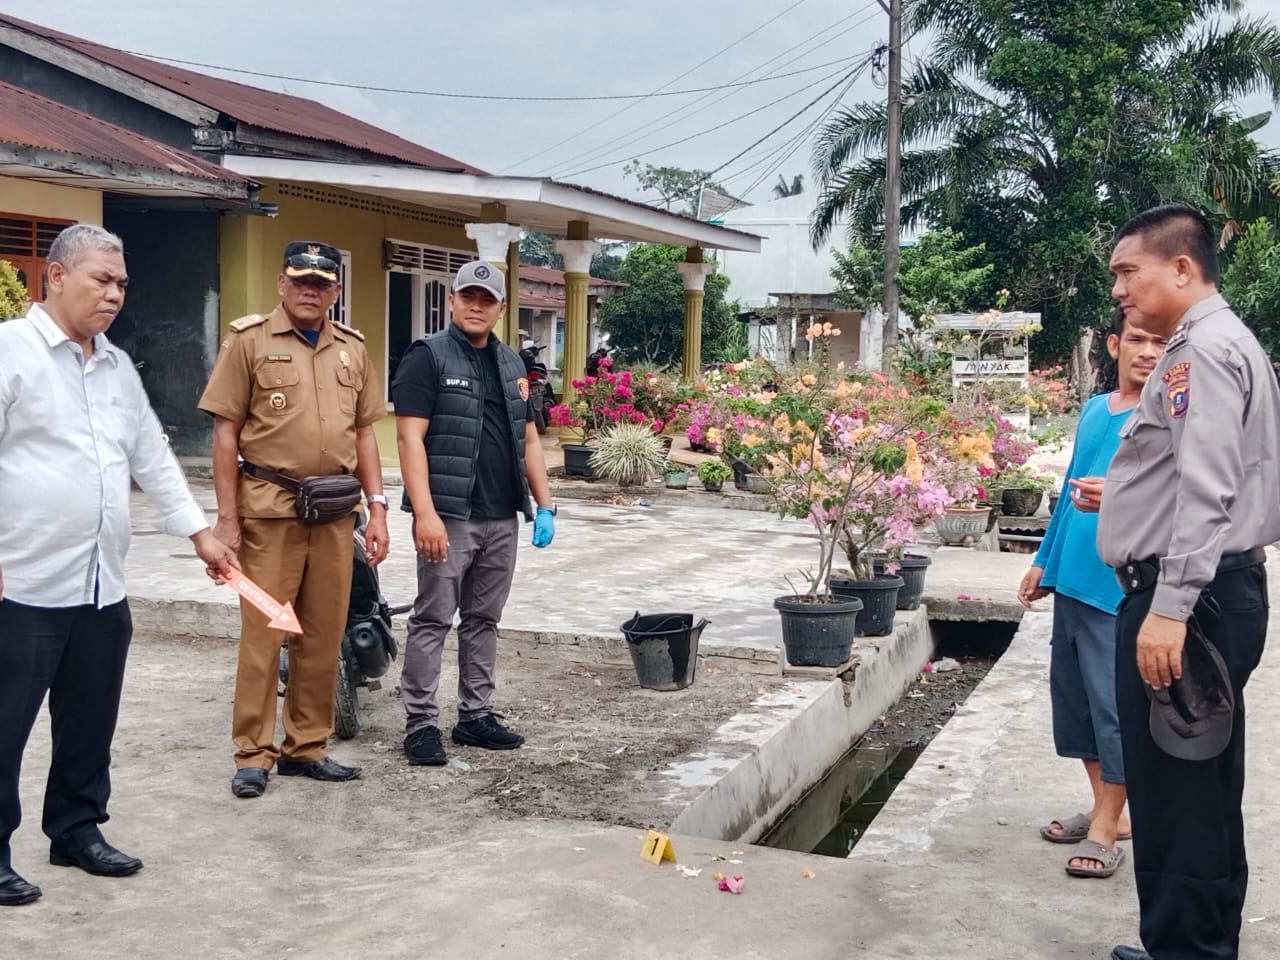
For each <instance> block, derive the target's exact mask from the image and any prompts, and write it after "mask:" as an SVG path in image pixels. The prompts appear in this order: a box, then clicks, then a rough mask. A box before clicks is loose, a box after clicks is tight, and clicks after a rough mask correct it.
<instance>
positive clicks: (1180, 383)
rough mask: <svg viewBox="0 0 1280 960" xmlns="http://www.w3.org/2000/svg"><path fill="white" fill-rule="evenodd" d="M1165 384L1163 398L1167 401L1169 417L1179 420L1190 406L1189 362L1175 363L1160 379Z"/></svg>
mask: <svg viewBox="0 0 1280 960" xmlns="http://www.w3.org/2000/svg"><path fill="white" fill-rule="evenodd" d="M1161 379H1162V380H1164V383H1165V397H1166V399H1167V400H1168V401H1169V416H1171V417H1173V418H1174V419H1181V418H1182V417H1185V416H1186V415H1187V409H1188V408H1189V407H1190V406H1191V362H1190V361H1189V360H1188V361H1186V362H1184V363H1175V364H1174V365H1173V366H1171V367H1170V368H1169V369H1168V370H1167V371H1165V374H1164V376H1163V377H1162V378H1161Z"/></svg>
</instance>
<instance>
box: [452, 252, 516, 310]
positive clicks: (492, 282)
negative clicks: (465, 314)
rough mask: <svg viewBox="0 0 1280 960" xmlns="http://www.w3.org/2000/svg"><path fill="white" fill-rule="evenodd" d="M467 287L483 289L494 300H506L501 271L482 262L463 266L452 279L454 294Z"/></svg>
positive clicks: (505, 282)
mask: <svg viewBox="0 0 1280 960" xmlns="http://www.w3.org/2000/svg"><path fill="white" fill-rule="evenodd" d="M467 287H483V288H484V289H485V290H488V291H489V292H490V293H492V294H493V296H494V299H496V300H506V299H507V278H506V277H504V276H503V275H502V271H501V270H499V269H498V268H497V267H495V266H493V265H492V264H488V263H485V262H484V261H483V260H472V261H471V262H470V263H465V264H463V265H462V268H461V269H460V270H459V271H458V274H457V276H455V277H454V278H453V292H454V293H457V292H458V291H459V290H465V289H467Z"/></svg>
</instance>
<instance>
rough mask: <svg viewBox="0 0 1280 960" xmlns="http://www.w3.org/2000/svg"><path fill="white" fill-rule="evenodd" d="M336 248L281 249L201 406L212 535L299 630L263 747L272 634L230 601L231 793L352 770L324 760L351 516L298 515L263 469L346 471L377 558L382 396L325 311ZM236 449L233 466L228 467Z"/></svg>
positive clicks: (359, 338) (251, 610) (334, 280)
mask: <svg viewBox="0 0 1280 960" xmlns="http://www.w3.org/2000/svg"><path fill="white" fill-rule="evenodd" d="M339 259H340V254H339V253H338V251H337V250H336V249H334V248H333V247H331V246H329V245H328V244H324V243H312V242H295V243H290V244H289V245H288V246H287V247H286V248H285V253H284V268H283V271H282V272H281V274H280V276H279V278H278V279H277V281H276V289H277V291H278V292H279V294H280V298H281V300H280V303H279V305H278V306H277V307H276V308H275V309H274V310H273V311H272V312H271V313H270V314H268V315H266V316H259V315H253V316H248V317H242V318H241V319H239V320H236V321H234V322H233V323H232V324H231V333H230V335H229V336H228V337H227V339H226V340H225V341H223V344H222V351H221V353H220V354H219V355H218V361H217V364H216V365H215V366H214V369H213V375H212V376H211V377H210V379H209V383H208V386H206V388H205V391H204V396H203V397H201V399H200V409H201V410H204V411H205V412H206V413H210V414H212V415H213V417H214V437H213V480H214V487H215V489H216V493H217V498H218V521H217V525H216V526H215V527H214V533H215V535H216V536H217V537H218V538H219V539H220V540H222V541H223V542H224V543H226V544H228V545H229V546H231V547H233V548H234V549H236V550H238V551H239V557H240V565H241V567H242V568H243V570H244V572H245V575H246V576H248V577H249V578H250V579H252V580H254V581H255V582H256V583H257V584H258V585H259V586H261V587H262V588H263V589H264V590H265V591H266V592H267V593H268V594H270V595H271V596H272V597H274V598H275V599H276V600H278V601H280V602H281V603H284V602H292V603H293V605H294V608H295V611H296V613H297V615H298V620H299V621H300V622H301V623H302V627H303V635H302V636H301V637H295V638H293V639H292V640H291V641H290V644H289V684H288V688H287V691H286V693H285V698H284V716H283V720H284V731H285V736H284V743H283V744H282V745H281V746H280V747H277V746H276V745H275V730H276V688H277V682H278V681H277V675H278V671H279V665H280V645H281V641H282V639H283V637H282V635H281V632H280V631H279V630H275V629H272V628H271V627H269V626H268V625H267V623H268V619H267V617H266V616H264V615H263V614H262V613H261V612H260V611H259V610H258V609H257V608H255V607H253V606H252V605H250V604H248V603H246V602H244V601H243V600H242V601H241V604H240V662H239V666H238V668H237V670H236V693H235V705H234V708H233V717H232V725H231V727H232V736H233V738H234V739H235V743H236V748H237V749H236V757H235V760H236V768H237V769H236V774H235V777H234V779H233V780H232V783H231V789H232V792H233V793H234V794H235V795H236V796H237V797H259V796H262V794H263V792H264V791H265V790H266V788H267V775H268V771H269V770H270V769H271V767H272V766H273V765H274V766H275V767H276V770H277V772H278V773H279V774H280V775H281V776H306V777H311V778H313V779H315V780H326V781H340V780H351V779H354V778H355V777H358V776H359V775H360V770H359V768H357V767H347V766H343V765H342V764H339V763H337V762H336V761H334V760H332V759H330V758H329V757H328V756H327V740H328V738H329V734H330V733H332V731H333V691H334V684H335V682H336V669H337V661H338V648H339V646H340V644H341V642H342V634H343V631H344V629H345V627H346V617H347V601H348V594H349V592H350V589H351V564H352V557H353V552H354V542H353V539H352V536H353V533H354V527H355V514H354V513H352V514H350V515H349V516H347V517H345V518H343V519H341V520H338V521H334V522H331V523H322V524H316V525H310V524H303V523H302V522H301V521H300V520H299V519H298V518H297V513H296V509H295V499H294V494H293V493H292V492H290V491H289V490H288V489H286V488H285V487H284V486H281V485H279V484H278V483H276V482H273V481H272V480H271V479H267V478H270V477H273V476H274V475H275V474H280V475H283V476H284V477H286V478H292V479H294V480H301V479H303V478H305V477H313V476H331V475H336V474H342V473H352V472H354V473H355V474H356V476H357V477H358V478H359V480H360V484H361V486H362V487H363V488H364V492H365V495H366V496H367V497H368V500H369V523H368V527H367V529H366V530H365V538H366V541H367V543H368V557H369V562H370V563H373V564H377V563H379V562H380V561H381V560H382V559H383V558H384V557H385V556H386V554H387V519H386V511H387V500H386V497H385V496H383V493H382V467H381V460H380V459H379V456H378V443H377V440H376V438H375V437H374V434H373V423H374V422H375V421H377V420H378V419H379V418H380V417H382V415H383V413H384V412H385V404H384V402H383V397H382V393H381V390H380V388H379V385H378V377H377V374H376V373H375V372H374V369H373V364H372V363H371V362H370V360H369V355H368V353H367V352H366V351H365V347H364V336H363V335H362V334H361V333H359V332H358V331H356V330H353V329H351V328H350V327H346V326H343V325H342V324H339V323H334V322H332V321H330V320H328V319H327V315H328V312H329V309H330V308H331V307H332V306H333V304H334V303H335V301H336V300H337V298H338V296H339V294H340V293H341V288H340V286H339V284H338V272H337V270H338V262H339ZM238 458H243V461H244V462H243V463H238V462H237V461H238Z"/></svg>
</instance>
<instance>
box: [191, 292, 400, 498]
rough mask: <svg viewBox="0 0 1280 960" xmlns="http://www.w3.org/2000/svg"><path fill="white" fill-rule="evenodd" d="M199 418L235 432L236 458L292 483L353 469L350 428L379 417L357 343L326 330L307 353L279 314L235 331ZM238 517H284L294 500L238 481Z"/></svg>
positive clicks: (379, 403)
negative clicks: (208, 417)
mask: <svg viewBox="0 0 1280 960" xmlns="http://www.w3.org/2000/svg"><path fill="white" fill-rule="evenodd" d="M200 409H201V410H204V411H205V412H206V413H211V414H216V415H217V416H220V417H226V418H227V419H228V420H233V421H235V422H236V423H239V424H243V426H242V428H241V430H240V455H241V456H242V457H244V459H245V460H248V461H249V462H250V463H252V464H255V465H257V466H259V467H267V468H268V469H271V470H276V471H279V472H280V473H285V474H288V475H289V476H291V477H296V478H302V477H313V476H326V475H331V474H336V473H342V472H343V471H347V472H350V473H354V472H355V469H356V428H357V427H367V426H368V425H369V424H371V423H374V422H375V421H377V420H379V419H381V417H382V416H383V415H384V414H385V412H386V403H385V402H384V399H383V396H382V392H381V389H380V388H379V385H378V376H377V374H376V373H375V372H374V369H373V364H372V363H370V361H369V354H368V352H367V351H366V350H365V347H364V335H363V334H361V333H359V332H358V331H356V330H352V329H351V328H350V327H344V326H342V325H341V324H337V323H332V322H329V321H326V322H325V324H324V325H323V326H322V327H321V328H320V340H319V342H318V343H317V344H316V346H315V347H314V348H313V347H312V346H311V344H310V343H308V342H307V341H306V339H305V338H304V337H303V336H302V334H300V333H299V332H298V331H297V330H295V329H294V327H293V323H292V321H290V320H289V317H288V315H287V314H285V312H284V309H283V308H282V307H279V306H277V307H276V309H275V310H273V311H272V312H271V313H270V314H269V315H267V316H266V317H261V316H256V315H254V316H249V317H243V318H241V319H239V320H236V321H234V322H233V323H232V324H231V333H230V334H229V335H228V336H227V339H226V340H224V341H223V342H222V350H221V351H220V352H219V354H218V361H217V363H216V364H214V367H213V374H212V375H211V376H210V377H209V383H208V385H207V386H206V387H205V390H204V395H203V396H202V397H201V398H200ZM238 501H239V509H240V515H241V516H243V517H292V516H295V515H296V514H295V512H294V498H293V494H291V493H290V492H289V491H287V490H285V489H284V488H283V487H280V486H277V485H276V484H274V483H268V482H267V481H265V480H258V479H255V478H254V477H249V476H246V475H244V474H241V475H240V485H239V492H238Z"/></svg>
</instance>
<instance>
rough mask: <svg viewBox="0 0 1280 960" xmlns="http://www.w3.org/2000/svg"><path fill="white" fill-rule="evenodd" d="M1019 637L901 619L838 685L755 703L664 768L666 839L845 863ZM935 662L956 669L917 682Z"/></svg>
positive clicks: (803, 688) (1008, 631)
mask: <svg viewBox="0 0 1280 960" xmlns="http://www.w3.org/2000/svg"><path fill="white" fill-rule="evenodd" d="M1017 627H1018V623H1017V621H1016V620H1005V621H999V620H996V621H992V620H982V621H965V620H958V621H957V620H951V621H942V620H934V621H930V620H929V619H928V614H927V611H926V610H925V609H923V608H922V609H920V610H916V611H913V612H910V613H902V614H900V615H899V618H898V624H897V626H896V628H895V630H894V632H893V634H891V635H890V636H888V637H884V638H860V640H859V641H858V646H857V647H856V648H855V651H856V653H857V654H858V663H857V664H856V666H855V667H853V668H851V669H849V670H847V671H845V673H843V674H842V675H841V677H840V678H839V682H834V681H832V680H813V679H798V680H796V681H795V683H794V684H793V685H788V686H787V687H786V688H784V690H782V691H780V692H778V693H775V694H771V695H769V696H767V697H761V698H760V699H759V700H757V701H756V702H755V703H753V704H752V705H751V707H750V708H749V709H748V710H746V711H743V712H742V713H739V714H738V715H737V716H735V717H734V718H732V719H731V720H730V721H729V722H728V723H726V724H724V725H723V726H721V727H720V728H719V730H717V732H716V735H715V737H714V738H713V739H712V740H711V741H710V742H709V743H708V744H707V745H706V746H705V747H704V749H702V750H700V751H698V752H697V753H695V754H693V755H692V756H690V757H688V758H686V759H685V760H683V761H681V762H679V763H677V764H674V765H672V766H671V767H668V768H667V769H666V770H665V771H664V773H663V775H664V776H665V777H666V778H667V780H668V782H669V783H670V792H669V793H668V796H667V798H666V799H667V800H668V801H670V802H676V803H680V804H681V805H682V806H683V811H682V812H681V813H680V814H679V815H678V816H677V817H676V818H675V820H674V822H673V823H672V824H671V830H672V832H674V833H680V834H686V835H693V836H703V837H711V838H716V839H721V840H732V841H735V842H740V843H761V844H763V845H766V846H773V847H779V848H784V849H790V850H799V851H803V852H814V853H824V854H827V855H830V856H839V857H847V856H848V855H849V853H850V850H851V849H852V848H853V844H855V843H856V842H857V839H858V837H860V836H861V834H862V832H863V830H864V829H865V827H866V824H867V823H869V822H870V820H871V819H872V818H873V817H874V815H875V813H876V812H877V811H878V810H879V809H880V807H881V806H882V805H883V803H884V802H885V801H886V800H887V799H888V797H889V796H890V795H891V794H892V792H893V789H894V787H895V786H896V785H897V783H898V782H899V781H900V780H901V779H902V777H903V776H905V774H906V772H907V771H908V770H909V769H910V767H911V764H912V763H913V762H914V760H915V757H916V756H918V755H919V753H920V751H921V750H922V749H923V748H924V746H925V745H926V744H927V743H928V741H929V740H931V739H932V737H933V736H934V735H935V734H936V733H937V731H938V730H939V729H940V728H941V726H942V725H943V724H944V723H945V721H946V719H947V718H948V717H949V716H950V714H951V712H952V711H953V710H954V709H955V705H956V704H957V703H958V702H963V700H964V699H965V698H966V697H967V696H968V694H969V692H970V691H971V690H972V689H973V688H974V687H975V686H976V685H977V684H978V683H979V682H980V681H981V679H982V677H983V676H985V675H986V673H987V671H988V670H990V669H991V666H992V665H993V664H994V663H995V661H996V660H997V659H998V657H999V656H1000V654H1001V653H1002V652H1003V651H1004V649H1005V648H1006V647H1007V646H1008V644H1009V642H1010V640H1011V639H1012V637H1013V634H1014V633H1015V632H1016V630H1017ZM943 657H950V658H953V659H955V660H958V661H960V662H961V663H962V666H961V668H960V669H958V670H956V671H953V672H951V671H949V672H947V673H938V674H933V675H925V676H924V678H923V682H922V674H921V670H922V668H923V667H924V666H925V665H926V664H927V663H930V662H931V661H935V660H938V659H941V658H943ZM851 744H854V745H856V746H855V747H854V748H853V749H850V745H851Z"/></svg>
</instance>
